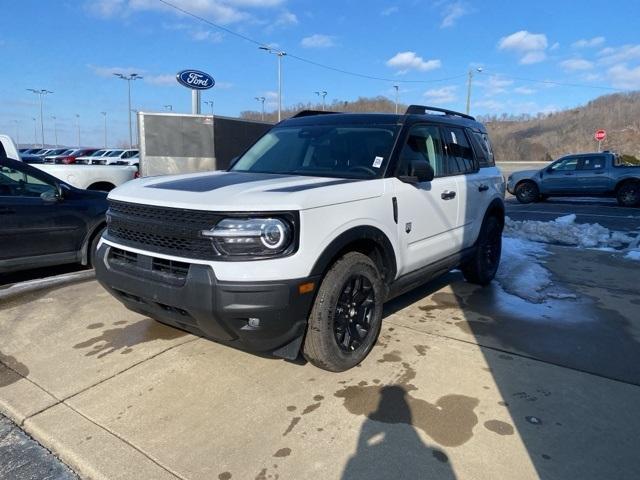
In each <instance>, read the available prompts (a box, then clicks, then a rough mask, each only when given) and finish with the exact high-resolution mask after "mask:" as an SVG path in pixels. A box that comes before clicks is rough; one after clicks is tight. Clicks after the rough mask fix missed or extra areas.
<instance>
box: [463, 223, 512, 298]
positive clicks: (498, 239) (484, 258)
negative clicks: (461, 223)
mask: <svg viewBox="0 0 640 480" xmlns="http://www.w3.org/2000/svg"><path fill="white" fill-rule="evenodd" d="M502 229H503V223H502V221H501V220H500V219H499V218H498V217H496V216H495V215H492V216H490V217H487V218H486V219H485V221H484V222H483V224H482V228H481V229H480V235H479V236H478V241H477V243H476V251H475V253H474V254H473V258H472V259H471V260H470V261H469V262H468V263H467V264H466V265H464V266H463V267H462V274H463V275H464V278H465V280H467V282H469V283H475V284H477V285H482V286H485V285H488V284H489V283H491V281H492V280H493V279H494V278H495V276H496V273H497V272H498V267H499V266H500V255H501V254H502Z"/></svg>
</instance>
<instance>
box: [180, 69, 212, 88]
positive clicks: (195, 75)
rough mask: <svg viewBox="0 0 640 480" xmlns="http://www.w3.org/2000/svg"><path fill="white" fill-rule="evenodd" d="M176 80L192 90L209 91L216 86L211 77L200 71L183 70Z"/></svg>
mask: <svg viewBox="0 0 640 480" xmlns="http://www.w3.org/2000/svg"><path fill="white" fill-rule="evenodd" d="M176 80H178V83H180V84H181V85H184V86H185V87H187V88H191V89H192V90H207V89H209V88H211V87H213V86H214V85H215V84H216V81H215V80H214V79H213V77H212V76H211V75H209V74H208V73H204V72H201V71H200V70H182V71H181V72H178V73H177V75H176Z"/></svg>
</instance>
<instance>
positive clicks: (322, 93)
mask: <svg viewBox="0 0 640 480" xmlns="http://www.w3.org/2000/svg"><path fill="white" fill-rule="evenodd" d="M315 94H316V95H318V96H319V97H322V111H323V112H324V97H326V96H327V92H326V91H325V90H320V91H319V92H315Z"/></svg>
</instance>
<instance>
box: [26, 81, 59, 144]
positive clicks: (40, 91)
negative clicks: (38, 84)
mask: <svg viewBox="0 0 640 480" xmlns="http://www.w3.org/2000/svg"><path fill="white" fill-rule="evenodd" d="M27 91H28V92H31V93H35V94H36V95H38V96H39V97H40V133H41V135H42V136H41V140H42V148H44V114H43V103H44V96H45V95H48V94H50V93H53V92H52V91H50V90H45V89H44V88H41V89H40V90H37V89H35V88H27ZM36 136H37V135H36Z"/></svg>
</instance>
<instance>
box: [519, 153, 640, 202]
mask: <svg viewBox="0 0 640 480" xmlns="http://www.w3.org/2000/svg"><path fill="white" fill-rule="evenodd" d="M628 158H629V157H625V156H620V155H617V154H615V153H611V152H602V153H576V154H572V155H567V156H565V157H562V158H559V159H558V160H556V161H555V162H553V163H551V164H550V165H549V166H547V167H545V168H543V169H542V170H521V171H519V172H514V173H513V174H511V175H510V176H509V178H508V179H507V190H508V191H509V193H511V194H512V195H515V196H516V198H517V199H518V201H519V202H520V203H531V202H537V201H540V200H545V199H546V198H548V197H551V196H562V197H567V196H580V197H614V198H616V199H617V200H618V203H619V204H620V205H622V206H624V207H634V206H638V205H639V204H640V165H638V164H634V163H630V162H628V161H626V160H627V159H628ZM630 158H632V159H634V160H635V157H630Z"/></svg>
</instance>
